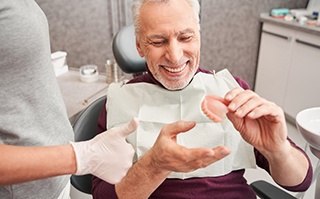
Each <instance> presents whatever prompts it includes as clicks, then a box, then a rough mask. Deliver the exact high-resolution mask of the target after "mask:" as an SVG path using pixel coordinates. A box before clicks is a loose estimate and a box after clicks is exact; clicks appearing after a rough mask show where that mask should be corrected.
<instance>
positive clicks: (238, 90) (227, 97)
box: [224, 87, 244, 102]
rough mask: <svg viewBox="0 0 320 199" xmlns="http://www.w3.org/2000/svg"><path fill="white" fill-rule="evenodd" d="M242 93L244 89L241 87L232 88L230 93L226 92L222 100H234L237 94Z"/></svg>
mask: <svg viewBox="0 0 320 199" xmlns="http://www.w3.org/2000/svg"><path fill="white" fill-rule="evenodd" d="M243 91H244V89H243V88H241V87H237V88H234V89H232V90H231V91H229V92H227V94H226V95H225V97H224V99H225V100H227V101H229V102H230V101H232V100H233V98H235V97H236V96H237V95H238V94H239V93H241V92H243Z"/></svg>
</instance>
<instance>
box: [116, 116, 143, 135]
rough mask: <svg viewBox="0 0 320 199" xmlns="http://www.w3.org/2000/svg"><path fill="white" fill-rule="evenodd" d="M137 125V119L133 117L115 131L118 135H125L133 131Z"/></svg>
mask: <svg viewBox="0 0 320 199" xmlns="http://www.w3.org/2000/svg"><path fill="white" fill-rule="evenodd" d="M138 126H139V120H138V119H137V118H133V119H132V120H131V121H130V122H128V123H127V124H124V125H123V126H119V127H117V128H116V129H115V131H116V132H117V133H118V134H119V136H121V137H127V136H128V135H130V134H131V133H132V132H134V131H135V130H136V129H137V128H138Z"/></svg>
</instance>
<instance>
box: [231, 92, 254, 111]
mask: <svg viewBox="0 0 320 199" xmlns="http://www.w3.org/2000/svg"><path fill="white" fill-rule="evenodd" d="M255 97H259V96H258V95H257V94H256V93H254V92H253V91H251V90H243V91H242V92H240V93H237V95H236V96H234V97H233V98H232V101H231V102H230V104H229V106H228V108H229V110H230V111H236V110H237V109H239V108H240V107H241V106H243V105H244V104H245V103H247V102H248V101H249V100H251V99H252V98H255Z"/></svg>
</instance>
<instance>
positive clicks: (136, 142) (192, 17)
mask: <svg viewBox="0 0 320 199" xmlns="http://www.w3.org/2000/svg"><path fill="white" fill-rule="evenodd" d="M132 4H133V17H134V26H135V34H136V46H137V49H138V52H139V54H140V56H142V57H145V59H146V62H147V70H148V73H147V74H144V75H141V76H138V77H136V78H135V79H133V80H131V81H130V82H129V83H128V84H126V85H123V86H122V85H119V84H112V85H110V87H109V89H108V97H107V99H108V102H107V104H106V109H104V110H103V111H102V113H101V117H100V127H101V129H100V131H101V132H102V131H104V130H105V129H106V128H111V127H114V126H118V125H121V124H123V123H125V122H127V121H130V119H131V118H132V117H137V118H138V119H139V123H140V125H139V127H138V129H137V131H136V132H134V133H133V134H131V135H130V136H129V137H128V139H127V141H128V142H129V143H130V144H132V145H133V147H134V148H135V158H134V164H133V166H132V167H131V168H130V170H129V171H128V173H127V175H126V176H125V177H124V178H123V179H122V180H121V182H120V183H118V184H116V185H111V184H109V183H106V182H104V181H102V180H101V179H99V178H94V179H93V196H94V198H101V199H102V198H125V199H126V198H135V199H136V198H166V199H177V198H196V199H199V198H211V199H212V198H224V199H228V198H245V199H253V198H256V196H255V193H254V191H253V190H252V188H251V187H250V186H249V185H248V184H247V182H246V180H245V178H244V177H243V175H244V171H245V169H247V168H254V167H256V166H259V167H261V168H263V169H265V170H266V171H267V172H269V173H270V175H271V176H272V178H273V179H274V180H275V181H276V182H277V183H278V184H279V185H281V186H283V187H284V188H286V189H288V190H291V191H304V190H306V189H307V188H308V187H309V186H310V183H311V179H312V167H311V164H310V161H309V159H308V157H307V156H306V154H305V153H304V152H303V151H302V150H301V149H299V148H298V147H297V146H296V145H295V144H294V143H293V142H292V141H291V140H290V139H288V138H287V127H286V122H285V117H284V114H283V111H282V109H281V108H280V107H278V106H277V105H276V104H274V103H272V102H270V101H267V100H266V99H263V98H261V97H259V96H258V95H257V94H255V93H254V92H252V91H251V90H249V87H248V85H247V84H246V83H245V82H244V81H243V80H241V79H239V78H235V77H233V76H232V75H231V74H230V73H229V72H228V71H227V70H223V71H220V72H218V73H216V74H211V73H210V72H209V71H205V70H203V69H201V68H199V63H200V26H199V2H198V1H197V0H133V1H132ZM208 95H216V96H219V97H220V98H222V99H223V101H225V102H226V103H225V104H226V105H225V106H226V109H227V114H226V117H224V118H223V120H222V121H221V122H219V123H216V122H212V121H211V120H210V119H208V118H207V117H206V115H205V114H204V113H203V112H202V111H201V102H202V101H203V99H205V97H206V96H208ZM124 104H125V105H124ZM106 110H107V111H106ZM106 122H107V123H106ZM297 163H299V164H297Z"/></svg>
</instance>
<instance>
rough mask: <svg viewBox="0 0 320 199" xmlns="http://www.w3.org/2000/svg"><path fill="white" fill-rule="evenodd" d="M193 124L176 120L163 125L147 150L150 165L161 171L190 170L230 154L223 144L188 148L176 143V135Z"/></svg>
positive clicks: (205, 165)
mask: <svg viewBox="0 0 320 199" xmlns="http://www.w3.org/2000/svg"><path fill="white" fill-rule="evenodd" d="M195 125H196V123H195V122H186V121H178V122H174V123H171V124H167V125H165V126H163V128H162V130H161V132H160V134H159V136H158V138H157V140H156V142H155V144H154V145H153V147H152V148H151V149H150V151H148V153H149V154H148V155H150V156H149V157H151V158H152V161H151V162H153V164H152V165H153V166H154V167H157V168H158V169H160V170H162V171H170V172H172V171H175V172H190V171H194V170H196V169H199V168H204V167H207V166H208V165H210V164H212V163H214V162H216V161H218V160H220V159H222V158H224V157H226V156H227V155H229V154H230V150H229V149H228V148H227V147H224V146H218V147H216V148H193V149H189V148H186V147H184V146H181V145H178V144H177V135H178V134H179V133H181V132H187V131H189V130H190V129H192V128H193V127H194V126H195Z"/></svg>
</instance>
